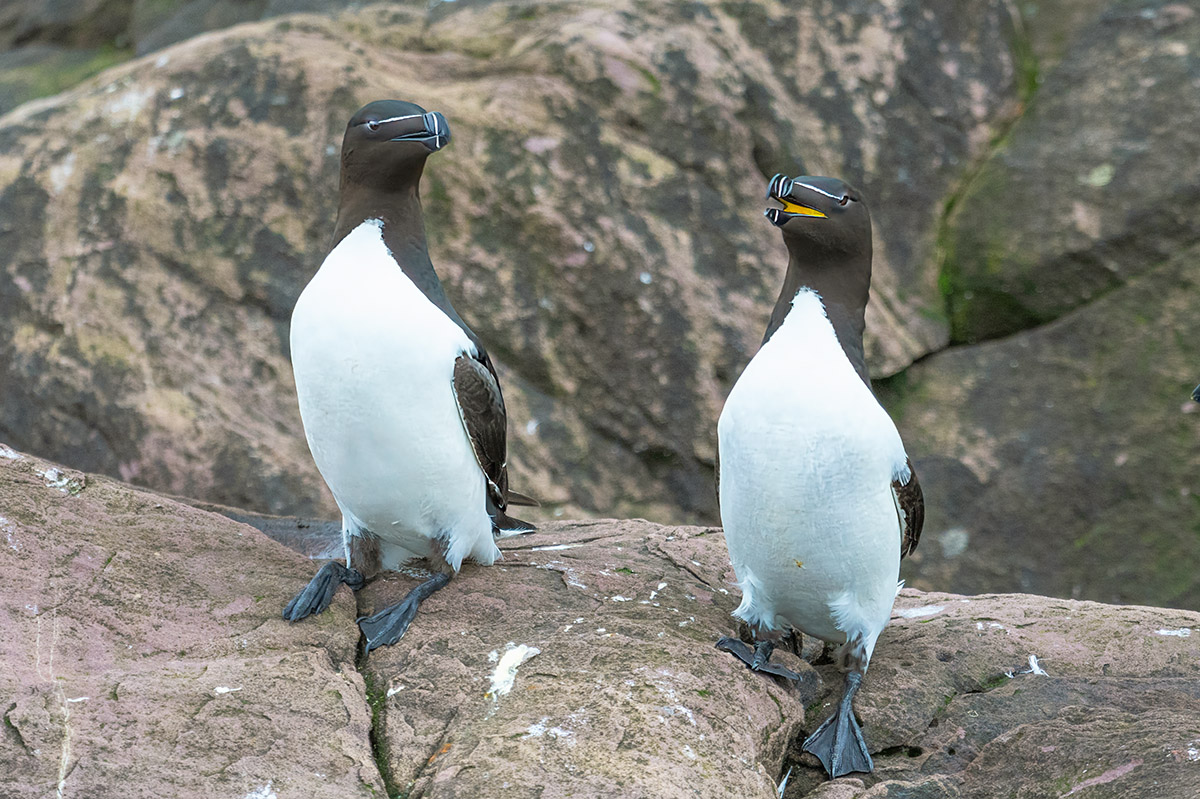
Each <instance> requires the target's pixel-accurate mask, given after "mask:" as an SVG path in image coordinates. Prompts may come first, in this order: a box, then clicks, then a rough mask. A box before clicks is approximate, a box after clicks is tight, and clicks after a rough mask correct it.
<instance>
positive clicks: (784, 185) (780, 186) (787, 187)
mask: <svg viewBox="0 0 1200 799" xmlns="http://www.w3.org/2000/svg"><path fill="white" fill-rule="evenodd" d="M791 193H792V179H791V178H789V177H788V176H787V175H784V174H783V173H777V174H776V175H775V177H773V178H771V182H770V183H768V184H767V199H768V200H778V199H779V198H781V197H786V196H787V195H789V194H791ZM769 218H770V217H769V216H768V219H769ZM771 221H774V220H771Z"/></svg>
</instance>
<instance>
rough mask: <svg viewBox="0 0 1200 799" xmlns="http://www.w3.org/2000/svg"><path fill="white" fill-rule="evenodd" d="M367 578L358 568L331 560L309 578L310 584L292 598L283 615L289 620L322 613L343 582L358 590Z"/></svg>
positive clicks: (297, 619)
mask: <svg viewBox="0 0 1200 799" xmlns="http://www.w3.org/2000/svg"><path fill="white" fill-rule="evenodd" d="M366 582H367V580H366V578H365V577H363V575H362V572H360V571H359V570H358V569H351V568H347V567H345V566H343V565H342V564H340V563H338V562H337V561H336V560H331V561H329V562H328V563H326V564H325V565H324V566H322V567H321V568H320V569H318V570H317V573H316V575H314V576H313V578H312V579H311V580H309V582H308V585H306V586H304V589H303V590H302V591H300V593H298V594H296V596H295V597H293V598H292V601H291V602H289V603H288V604H287V607H285V608H284V609H283V617H284V618H285V619H287V620H288V621H300V620H301V619H303V618H304V617H306V616H311V615H313V614H314V613H321V612H323V611H324V610H325V609H326V608H328V607H329V603H330V602H332V601H333V595H334V594H335V593H336V592H337V589H338V586H339V585H341V584H342V583H345V584H346V585H348V586H350V590H351V591H357V590H358V589H360V588H362V587H363V586H364V585H366Z"/></svg>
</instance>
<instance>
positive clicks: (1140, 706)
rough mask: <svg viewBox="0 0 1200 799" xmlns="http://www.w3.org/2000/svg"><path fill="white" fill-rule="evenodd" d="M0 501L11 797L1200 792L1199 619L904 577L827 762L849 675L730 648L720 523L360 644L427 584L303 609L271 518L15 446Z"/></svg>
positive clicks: (539, 542) (588, 545)
mask: <svg viewBox="0 0 1200 799" xmlns="http://www.w3.org/2000/svg"><path fill="white" fill-rule="evenodd" d="M0 508H2V509H3V511H4V517H3V518H2V519H0V534H2V536H3V539H4V540H3V541H2V542H0V544H2V545H0V600H2V601H0V630H2V631H3V635H0V708H2V709H3V716H4V721H5V724H4V725H3V728H2V729H0V761H2V762H4V763H5V764H6V770H5V773H4V775H3V777H0V790H2V792H3V794H4V795H5V796H6V797H7V796H12V797H42V796H47V795H50V794H52V793H57V795H60V796H64V797H72V796H88V797H96V798H98V799H104V797H110V796H111V797H116V796H121V797H151V796H161V795H164V794H171V793H178V792H180V791H184V792H187V793H189V795H197V796H230V795H233V796H244V795H255V796H268V795H272V794H275V795H278V796H368V795H372V796H379V795H383V794H386V795H387V796H391V797H396V796H408V797H411V798H412V799H416V797H425V799H432V798H434V797H452V796H464V795H470V796H474V797H478V799H488V798H489V797H523V796H531V797H533V796H541V797H551V796H576V797H590V796H596V797H601V796H604V797H642V796H669V795H676V794H678V792H679V786H687V788H688V791H689V793H690V794H692V795H696V796H702V797H708V796H711V797H724V796H730V795H739V796H749V797H761V799H772V797H774V796H775V791H776V785H777V783H778V781H780V780H782V779H783V777H784V776H785V775H790V776H788V777H787V786H786V788H785V793H784V796H785V797H786V799H798V797H823V798H824V799H833V797H840V798H841V799H855V798H856V797H960V796H961V797H989V798H990V797H997V796H1014V797H1060V796H1067V795H1074V794H1075V793H1079V794H1080V795H1082V796H1085V797H1100V798H1101V799H1103V798H1104V797H1141V796H1145V797H1150V796H1153V797H1162V798H1165V799H1175V797H1179V798H1180V799H1183V798H1184V797H1194V796H1195V786H1196V785H1197V778H1198V774H1200V722H1198V721H1197V720H1198V719H1200V688H1198V686H1200V614H1196V613H1191V612H1186V611H1178V610H1160V609H1155V608H1144V607H1111V606H1105V605H1099V604H1095V603H1089V602H1074V601H1070V600H1053V599H1045V598H1042V597H1036V596H1028V595H993V596H981V597H962V596H955V595H949V594H924V593H920V592H917V591H913V590H905V591H904V592H903V593H902V595H901V597H900V599H899V600H898V602H897V609H896V612H895V614H894V618H893V621H892V624H891V626H890V627H889V628H888V629H887V630H886V631H885V633H884V635H883V637H882V638H881V639H880V642H879V646H878V648H877V650H876V655H875V658H874V659H873V661H872V664H871V671H870V673H869V674H868V677H867V680H866V682H865V683H864V687H863V689H862V691H861V692H860V694H859V700H858V702H857V710H858V713H859V715H860V717H861V718H862V721H863V725H864V729H865V732H866V735H867V739H868V741H869V743H870V746H871V750H872V752H873V753H874V757H875V762H876V765H877V771H876V772H875V773H874V774H872V775H856V776H855V777H852V778H843V779H841V780H836V781H833V782H824V781H823V780H822V776H821V772H820V770H819V766H817V764H816V761H815V760H814V759H812V758H811V756H808V755H801V754H800V753H799V749H798V747H799V743H800V741H802V740H803V736H804V734H805V731H806V730H808V729H811V728H812V727H813V726H814V725H815V723H816V722H818V721H819V720H820V719H821V718H823V717H824V715H825V714H826V713H827V712H828V702H829V701H832V700H833V699H835V698H836V697H835V692H837V691H839V690H840V687H841V678H840V675H838V674H837V673H836V670H835V669H834V667H833V666H832V665H831V664H829V663H823V664H822V663H821V662H820V661H818V665H817V666H816V667H815V668H814V667H813V666H810V665H808V663H806V662H805V661H802V660H799V659H798V658H796V657H794V656H793V655H791V654H789V653H787V652H783V651H780V652H778V653H777V655H776V657H778V658H780V659H781V660H782V661H783V662H785V663H787V664H788V665H789V666H791V667H792V668H795V669H797V670H798V671H800V672H801V674H802V675H803V676H804V679H803V681H802V682H801V683H800V685H799V686H795V687H784V686H781V685H779V684H777V683H776V682H774V681H772V680H770V679H766V678H763V677H762V676H761V675H756V674H753V673H752V672H750V671H749V670H747V669H745V668H744V667H742V666H741V665H740V664H738V663H737V662H736V661H734V660H733V659H732V658H730V657H729V656H728V655H726V654H725V653H722V652H719V651H718V650H716V649H715V648H713V647H712V642H713V641H714V640H715V639H716V637H718V636H719V635H721V634H726V633H729V632H731V631H732V629H733V628H732V619H731V618H730V617H729V613H730V611H731V610H732V609H733V607H734V606H735V604H736V602H737V596H736V592H735V591H731V589H732V584H731V582H730V580H731V578H732V574H731V571H730V570H729V569H728V561H727V555H726V553H725V549H724V544H723V539H722V537H721V535H720V532H719V531H718V530H713V529H710V528H687V527H681V528H669V527H662V526H659V525H654V524H650V523H648V522H642V521H589V522H573V523H571V522H569V523H554V524H550V525H548V526H547V528H546V529H544V530H543V531H541V532H539V533H536V534H534V535H529V536H523V537H518V538H510V539H506V540H505V541H504V542H502V544H503V548H504V550H505V558H504V560H503V561H502V562H501V563H499V564H498V565H496V566H495V567H492V568H481V567H476V566H468V567H466V568H465V569H464V570H463V571H462V573H460V574H459V576H458V577H456V578H455V579H454V580H453V581H452V582H451V583H450V585H449V586H447V587H446V588H445V589H443V590H442V591H441V592H439V593H438V594H435V595H434V596H433V597H432V598H430V599H429V600H427V602H426V604H425V605H424V606H423V607H422V611H421V613H420V615H419V616H418V617H417V620H416V622H415V623H414V625H413V626H412V627H411V628H410V630H409V632H408V634H407V635H406V636H405V638H404V639H403V640H402V641H401V642H400V643H399V644H397V645H396V646H393V647H390V648H386V649H383V650H378V651H376V652H374V653H372V654H371V656H370V658H369V659H364V658H362V657H361V656H360V655H358V654H357V650H356V647H357V645H358V631H357V627H356V626H355V623H354V617H355V614H356V613H358V612H365V611H367V610H370V609H371V608H373V607H378V606H382V605H384V604H387V603H390V602H393V601H395V599H397V598H398V597H399V596H401V595H402V594H403V592H404V591H406V590H407V589H408V588H409V587H410V586H411V585H412V584H414V582H415V580H416V576H406V575H391V576H389V577H387V578H384V579H381V580H379V581H377V582H375V583H374V584H372V585H371V586H369V587H368V588H367V589H365V590H364V591H363V592H360V594H359V595H358V596H357V604H356V598H355V597H353V596H352V595H351V594H350V592H349V591H347V590H344V589H343V590H342V591H340V592H339V593H338V594H337V596H336V598H335V601H334V604H333V607H332V608H331V610H330V611H329V612H327V613H326V614H324V615H322V616H320V617H317V618H313V619H308V620H306V621H304V622H301V623H299V624H287V623H285V622H284V621H283V620H282V619H280V618H279V608H280V607H281V605H282V604H283V602H284V601H285V600H286V599H287V598H288V597H289V596H290V595H291V594H292V593H293V592H294V591H295V590H296V588H297V587H298V586H300V585H302V584H303V582H304V581H305V580H306V579H307V578H308V576H309V575H310V574H311V572H312V570H313V564H311V563H310V562H309V561H308V560H307V559H306V558H304V557H303V556H301V555H300V554H298V553H296V552H293V551H290V550H288V549H286V548H284V547H282V546H280V545H279V544H278V543H276V542H274V541H272V540H270V539H268V538H267V537H265V536H263V535H261V534H260V533H259V532H258V531H257V530H255V529H253V528H252V527H249V526H246V525H244V524H240V523H237V522H234V521H232V520H229V519H227V518H224V517H222V516H219V515H216V514H212V513H208V512H205V511H201V510H198V509H195V508H192V507H188V506H184V505H181V504H178V503H176V502H174V501H172V500H170V499H167V498H165V497H161V496H158V495H154V494H149V493H146V492H143V491H141V490H138V489H134V488H131V487H128V486H125V485H122V484H120V483H117V482H115V481H113V480H111V479H109V478H105V477H96V476H92V475H84V474H82V473H78V472H73V471H69V470H67V469H65V468H63V467H56V466H53V465H52V464H49V463H46V462H44V461H40V460H38V459H35V458H32V457H29V456H25V455H21V454H19V453H16V452H14V451H13V450H11V449H9V448H7V447H0ZM247 518H251V517H247ZM252 520H253V519H252ZM255 521H261V520H255ZM414 574H415V573H414ZM805 651H806V653H808V654H809V655H810V656H813V655H816V654H818V653H819V651H820V650H819V648H814V647H806V648H805ZM1031 656H1036V660H1031ZM1035 665H1036V669H1033V670H1032V671H1031V668H1032V667H1033V666H1035ZM1009 674H1011V676H1008V675H1009ZM506 678H508V679H506ZM806 706H807V707H808V714H807V716H806V712H805V708H806Z"/></svg>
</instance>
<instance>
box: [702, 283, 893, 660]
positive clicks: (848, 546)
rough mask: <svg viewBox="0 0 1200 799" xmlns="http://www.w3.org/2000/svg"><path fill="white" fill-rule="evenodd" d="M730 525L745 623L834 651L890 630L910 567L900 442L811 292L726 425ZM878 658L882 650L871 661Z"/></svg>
mask: <svg viewBox="0 0 1200 799" xmlns="http://www.w3.org/2000/svg"><path fill="white" fill-rule="evenodd" d="M718 439H719V444H720V501H721V519H722V522H723V524H724V527H725V536H726V540H727V542H728V545H729V553H730V559H731V560H732V562H733V566H734V571H735V572H736V574H737V576H738V580H739V583H740V584H741V586H742V590H743V602H742V605H741V607H739V608H738V615H739V616H741V617H742V618H744V619H746V620H747V621H748V622H750V623H751V624H761V625H763V626H765V627H766V628H767V629H778V628H780V627H783V626H787V625H791V626H794V627H796V628H798V629H801V630H803V631H805V632H807V633H809V634H811V635H815V636H818V637H820V638H824V639H826V640H829V641H835V642H841V641H845V640H846V638H847V635H850V636H851V637H853V636H854V635H863V636H869V637H870V638H871V642H870V643H871V645H872V646H873V644H874V637H875V636H878V634H879V632H880V631H881V630H882V629H883V627H884V626H885V625H886V624H887V621H888V617H889V614H890V611H891V606H892V602H893V600H894V598H895V591H896V580H897V577H898V575H899V566H900V538H901V529H900V522H899V519H898V516H897V510H896V505H895V501H894V498H893V494H892V487H891V483H892V480H893V479H894V478H895V477H896V476H897V474H898V473H900V471H901V470H903V469H904V464H905V454H904V447H903V444H902V443H901V441H900V436H899V434H898V433H897V432H896V428H895V425H893V424H892V421H891V419H890V418H889V417H888V415H887V413H886V412H885V411H884V410H883V408H881V407H880V405H879V403H878V402H877V401H876V400H875V397H874V396H873V395H872V394H871V392H870V391H869V390H868V389H867V387H866V385H865V384H864V383H863V382H862V380H861V379H860V378H859V376H858V374H857V373H856V372H855V371H854V368H853V366H851V364H850V362H849V360H848V359H847V358H846V356H845V354H844V352H843V351H842V348H841V346H840V344H839V343H838V341H837V337H836V335H835V333H834V330H833V326H832V325H831V324H830V322H829V320H828V318H827V317H826V315H825V310H824V306H823V305H822V303H821V300H820V298H819V297H818V296H817V295H816V294H815V293H814V292H813V291H811V290H809V289H802V290H801V291H800V292H799V293H798V294H797V295H796V297H795V299H794V300H793V303H792V310H791V311H790V312H789V314H788V315H787V317H786V318H785V320H784V322H783V324H782V325H781V326H780V327H779V328H778V329H777V330H776V331H775V333H774V334H773V335H772V337H771V339H770V340H769V341H768V342H767V343H766V344H764V345H763V347H762V349H761V350H760V351H759V352H758V354H757V355H755V356H754V359H753V360H752V361H751V362H750V364H749V365H748V366H747V367H746V370H745V372H743V373H742V375H741V377H740V378H739V379H738V381H737V384H736V385H735V386H734V388H733V390H732V392H730V395H729V399H728V400H727V401H726V404H725V408H724V410H723V411H722V413H721V418H720V422H719V423H718ZM868 656H869V647H868Z"/></svg>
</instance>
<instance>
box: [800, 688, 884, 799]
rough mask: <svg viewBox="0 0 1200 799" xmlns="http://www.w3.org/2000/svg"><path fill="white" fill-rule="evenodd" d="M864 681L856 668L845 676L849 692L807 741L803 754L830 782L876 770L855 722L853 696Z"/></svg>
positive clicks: (847, 691) (844, 693)
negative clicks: (811, 756) (811, 757)
mask: <svg viewBox="0 0 1200 799" xmlns="http://www.w3.org/2000/svg"><path fill="white" fill-rule="evenodd" d="M862 678H863V672H862V670H861V669H860V668H858V667H857V666H856V667H855V668H854V669H853V670H852V671H850V672H849V673H848V674H846V688H845V691H844V692H843V693H842V701H841V702H839V703H838V707H837V710H836V711H835V712H834V714H833V715H832V716H830V717H829V718H827V719H825V721H824V723H823V724H821V726H820V727H817V729H816V732H814V733H813V734H812V735H810V736H808V738H807V739H806V740H805V741H804V747H803V748H804V751H805V752H812V753H813V754H814V755H816V756H817V759H818V760H820V761H821V765H822V766H824V767H825V770H826V771H827V772H829V776H830V778H831V779H837V778H838V777H841V776H842V775H843V774H849V773H851V772H853V771H863V772H868V771H873V770H874V769H875V764H874V763H873V762H872V761H871V754H870V752H868V751H867V743H866V741H864V740H863V734H862V728H860V727H859V726H858V721H856V720H855V718H854V695H855V694H856V693H858V688H859V686H860V685H862Z"/></svg>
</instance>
